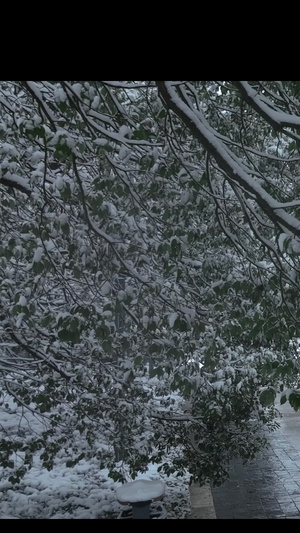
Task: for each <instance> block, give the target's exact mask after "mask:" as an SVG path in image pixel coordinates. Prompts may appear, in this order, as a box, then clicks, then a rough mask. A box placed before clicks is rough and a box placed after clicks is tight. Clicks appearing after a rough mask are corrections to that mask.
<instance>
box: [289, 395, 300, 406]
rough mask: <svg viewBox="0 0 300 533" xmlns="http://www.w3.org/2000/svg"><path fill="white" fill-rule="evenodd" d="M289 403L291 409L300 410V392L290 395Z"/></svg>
mask: <svg viewBox="0 0 300 533" xmlns="http://www.w3.org/2000/svg"><path fill="white" fill-rule="evenodd" d="M289 402H290V405H291V407H292V408H293V409H294V410H295V411H298V410H299V409H300V392H298V391H295V392H292V393H291V394H290V395H289Z"/></svg>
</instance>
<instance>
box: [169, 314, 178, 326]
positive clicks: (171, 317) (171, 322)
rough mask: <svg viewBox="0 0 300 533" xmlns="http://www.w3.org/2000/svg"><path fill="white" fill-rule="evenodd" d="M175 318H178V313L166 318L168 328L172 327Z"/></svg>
mask: <svg viewBox="0 0 300 533" xmlns="http://www.w3.org/2000/svg"><path fill="white" fill-rule="evenodd" d="M176 318H178V313H171V314H170V315H169V316H168V322H169V326H170V328H173V327H174V323H175V320H176Z"/></svg>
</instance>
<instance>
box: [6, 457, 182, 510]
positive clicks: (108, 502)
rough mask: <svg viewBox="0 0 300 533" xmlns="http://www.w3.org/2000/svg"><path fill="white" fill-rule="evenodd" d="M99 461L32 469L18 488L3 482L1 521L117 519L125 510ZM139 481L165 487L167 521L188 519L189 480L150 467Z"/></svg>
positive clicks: (114, 484)
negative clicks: (161, 481) (155, 481)
mask: <svg viewBox="0 0 300 533" xmlns="http://www.w3.org/2000/svg"><path fill="white" fill-rule="evenodd" d="M107 474H108V472H107V471H106V470H98V468H97V462H96V461H95V462H94V463H93V462H92V461H90V462H86V461H85V460H81V461H80V462H79V463H78V464H77V465H76V466H75V467H73V468H67V467H65V466H63V465H56V466H55V467H54V469H53V470H52V471H50V472H48V471H47V470H46V469H43V468H38V467H36V466H34V467H32V468H31V470H30V471H29V472H28V473H27V474H26V475H25V477H24V479H23V480H22V482H20V484H18V485H12V484H11V483H9V482H7V481H1V482H0V518H2V519H3V518H19V519H20V518H23V519H24V518H32V519H34V518H37V519H41V518H48V519H49V518H69V519H70V518H73V519H74V518H81V519H82V518H85V519H89V518H95V519H97V518H98V519H101V518H102V519H103V518H117V517H118V515H119V513H120V512H121V511H122V510H124V509H126V506H124V505H121V504H119V503H118V501H117V495H116V488H117V487H120V486H121V484H120V483H116V482H114V481H113V480H111V479H109V478H108V475H107ZM138 479H160V480H163V481H164V483H165V485H166V491H165V496H164V501H163V504H164V507H165V508H166V510H167V513H168V518H176V519H178V518H179V519H180V518H183V519H184V518H185V517H186V516H187V515H188V513H189V512H190V498H189V490H188V480H187V479H182V478H176V476H170V477H166V476H164V475H161V474H160V473H158V472H157V467H156V466H153V465H151V466H150V467H149V469H148V472H147V473H145V474H141V476H139V477H138Z"/></svg>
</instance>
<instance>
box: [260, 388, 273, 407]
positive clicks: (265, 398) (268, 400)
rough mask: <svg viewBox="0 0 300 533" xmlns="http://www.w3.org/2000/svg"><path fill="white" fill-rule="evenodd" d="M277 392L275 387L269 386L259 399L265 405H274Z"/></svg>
mask: <svg viewBox="0 0 300 533" xmlns="http://www.w3.org/2000/svg"><path fill="white" fill-rule="evenodd" d="M275 398H276V392H275V390H274V389H271V388H268V389H265V390H264V391H262V392H261V393H260V396H259V401H260V403H261V405H262V406H263V407H268V406H269V405H274V402H275Z"/></svg>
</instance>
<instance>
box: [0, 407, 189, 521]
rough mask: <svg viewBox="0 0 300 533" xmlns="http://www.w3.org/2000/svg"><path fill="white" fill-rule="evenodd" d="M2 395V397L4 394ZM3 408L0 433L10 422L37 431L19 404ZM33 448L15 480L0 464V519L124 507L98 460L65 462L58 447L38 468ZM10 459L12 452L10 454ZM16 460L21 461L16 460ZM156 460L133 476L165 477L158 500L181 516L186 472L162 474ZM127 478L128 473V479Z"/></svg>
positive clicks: (112, 514) (101, 512)
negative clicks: (50, 459) (48, 462)
mask: <svg viewBox="0 0 300 533" xmlns="http://www.w3.org/2000/svg"><path fill="white" fill-rule="evenodd" d="M5 401H6V402H7V401H8V400H7V398H6V400H5ZM8 404H9V405H7V407H6V408H4V406H3V404H2V405H0V433H2V435H3V436H4V434H7V433H8V434H12V433H14V431H15V430H16V428H18V427H19V428H20V427H22V430H23V432H25V433H26V434H29V432H32V431H34V432H36V433H38V431H39V430H40V431H42V429H43V428H42V426H41V423H40V422H39V420H38V418H37V417H35V416H34V415H33V414H30V413H26V415H25V416H24V414H23V416H22V417H21V418H20V414H21V412H22V409H21V408H20V407H17V405H16V404H15V403H13V402H12V401H9V402H8ZM39 453H40V452H37V453H36V455H35V456H34V459H33V463H32V467H31V469H30V470H29V471H28V472H27V473H26V475H25V477H24V478H23V479H22V480H21V481H20V483H17V484H14V485H13V484H12V483H10V482H9V481H8V477H9V476H7V473H5V472H4V470H3V468H1V465H0V518H2V519H9V518H11V519H24V518H26V519H28V518H31V519H35V518H36V519H42V518H43V519H50V518H54V519H55V518H67V519H75V518H81V519H92V518H94V519H105V518H118V516H119V514H120V512H121V511H122V510H124V509H126V508H127V507H126V506H124V505H121V504H120V503H118V500H117V494H116V489H117V488H118V487H120V486H121V483H119V482H114V481H113V480H112V479H110V478H109V477H108V471H107V470H99V461H98V460H97V459H96V458H95V459H92V460H89V461H87V460H85V459H82V460H81V461H79V463H78V464H76V465H75V466H73V467H66V465H65V463H66V460H67V459H68V457H64V456H63V455H62V454H61V453H60V454H59V455H58V456H57V457H56V458H55V461H54V467H53V469H52V470H51V471H48V470H47V469H46V468H43V467H42V465H41V461H40V459H39ZM15 459H16V458H15ZM17 466H21V465H20V464H18V465H17ZM158 467H159V465H149V468H148V471H147V472H146V473H143V474H141V475H139V476H138V478H137V479H159V480H161V481H163V482H164V483H165V486H166V490H165V495H164V500H163V505H164V507H165V509H166V511H167V513H168V514H167V517H168V518H174V519H175V518H176V519H180V518H182V519H184V518H186V516H187V515H188V514H189V512H190V495H189V485H188V477H186V478H182V477H178V478H177V477H176V475H171V476H170V477H167V476H166V475H164V474H161V473H160V472H158ZM128 481H130V479H128Z"/></svg>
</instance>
